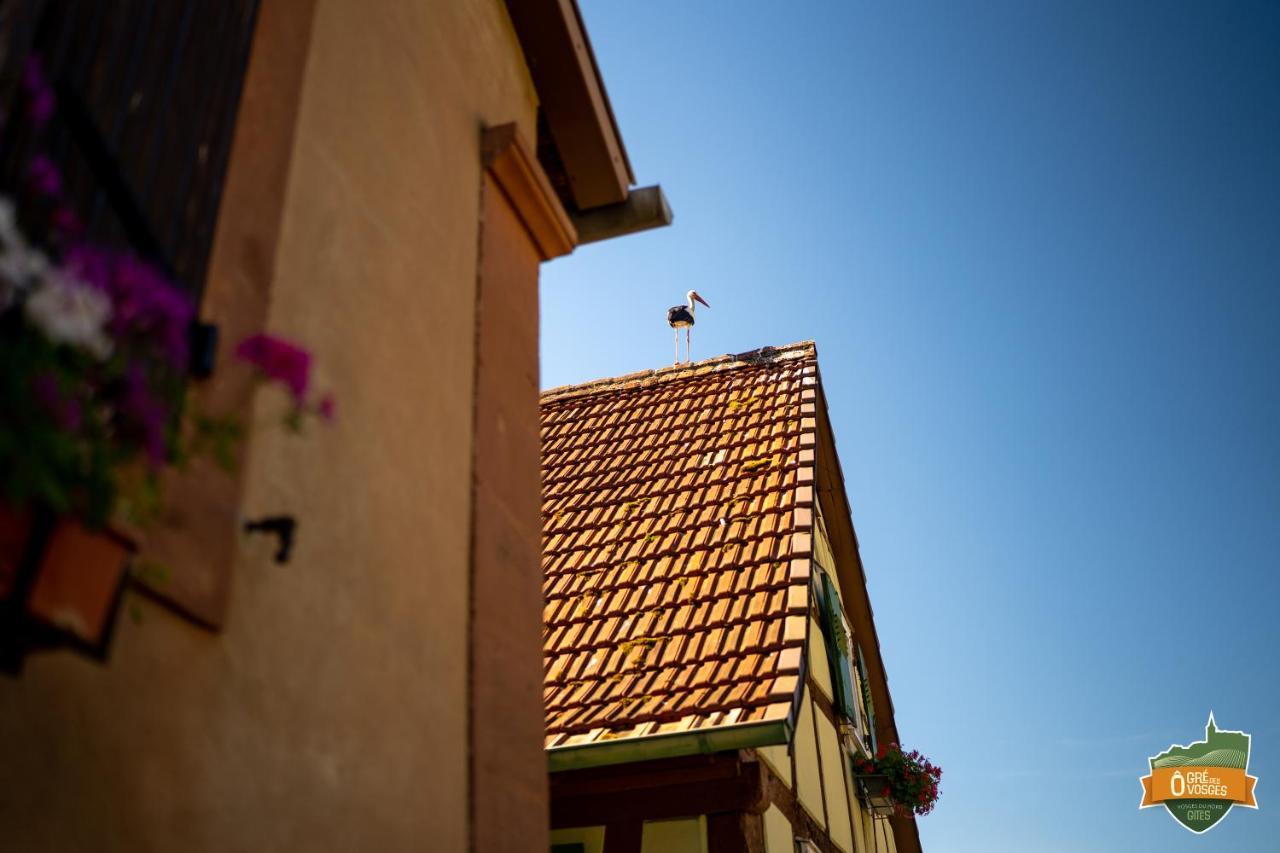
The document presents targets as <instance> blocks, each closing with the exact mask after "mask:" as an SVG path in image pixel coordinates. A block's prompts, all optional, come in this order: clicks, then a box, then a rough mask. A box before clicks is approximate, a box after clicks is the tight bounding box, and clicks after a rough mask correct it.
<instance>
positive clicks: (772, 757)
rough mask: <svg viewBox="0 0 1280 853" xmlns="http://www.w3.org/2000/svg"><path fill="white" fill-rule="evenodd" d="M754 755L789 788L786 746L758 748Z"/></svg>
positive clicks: (789, 758) (789, 765)
mask: <svg viewBox="0 0 1280 853" xmlns="http://www.w3.org/2000/svg"><path fill="white" fill-rule="evenodd" d="M756 754H757V755H759V756H760V758H761V759H762V760H763V761H764V762H765V764H768V765H769V767H771V768H772V769H773V772H774V773H776V774H777V776H778V778H779V779H781V780H782V781H783V782H785V783H786V784H787V787H791V756H790V755H788V754H787V747H786V746H759V747H756Z"/></svg>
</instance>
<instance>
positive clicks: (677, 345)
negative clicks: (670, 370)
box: [671, 326, 680, 364]
mask: <svg viewBox="0 0 1280 853" xmlns="http://www.w3.org/2000/svg"><path fill="white" fill-rule="evenodd" d="M671 331H673V332H675V333H676V360H675V361H673V362H671V363H672V364H679V363H680V328H679V327H678V326H672V327H671Z"/></svg>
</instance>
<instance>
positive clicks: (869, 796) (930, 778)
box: [851, 743, 942, 817]
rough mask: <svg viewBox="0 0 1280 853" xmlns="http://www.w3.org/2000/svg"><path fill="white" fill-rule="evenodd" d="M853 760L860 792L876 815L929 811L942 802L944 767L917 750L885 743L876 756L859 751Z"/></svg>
mask: <svg viewBox="0 0 1280 853" xmlns="http://www.w3.org/2000/svg"><path fill="white" fill-rule="evenodd" d="M851 761H852V764H853V774H854V778H855V779H856V780H857V783H858V793H859V796H860V797H861V798H862V802H863V803H864V804H865V805H866V807H867V810H868V811H870V812H871V813H872V814H874V815H880V816H885V817H889V816H893V815H898V816H901V817H914V816H916V815H927V814H928V813H929V812H931V811H933V807H934V805H935V804H936V803H937V802H938V783H939V781H940V780H941V779H942V768H941V767H938V766H936V765H935V764H933V763H932V762H931V761H929V759H927V758H925V757H924V756H923V755H921V754H920V753H919V752H918V751H916V750H912V751H911V752H903V751H902V748H901V747H899V746H898V745H897V744H896V743H895V744H889V745H887V746H886V745H881V747H880V748H879V749H878V750H877V751H876V755H875V757H874V758H868V757H865V756H860V755H859V756H854V757H853V758H852V759H851Z"/></svg>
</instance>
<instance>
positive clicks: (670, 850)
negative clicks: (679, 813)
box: [640, 815, 707, 853]
mask: <svg viewBox="0 0 1280 853" xmlns="http://www.w3.org/2000/svg"><path fill="white" fill-rule="evenodd" d="M640 853H707V818H706V816H705V815H699V816H698V817H693V818H682V819H680V820H647V821H645V823H644V834H643V836H642V838H641V841H640Z"/></svg>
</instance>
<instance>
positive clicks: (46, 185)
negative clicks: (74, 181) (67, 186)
mask: <svg viewBox="0 0 1280 853" xmlns="http://www.w3.org/2000/svg"><path fill="white" fill-rule="evenodd" d="M27 180H29V181H30V182H31V187H32V189H34V190H35V191H36V192H38V193H39V194H40V195H43V196H46V197H47V198H57V197H59V196H61V195H62V170H61V169H59V168H58V166H57V164H56V163H54V162H53V160H52V159H50V157H49V156H48V155H46V154H37V155H36V156H34V157H32V158H31V164H30V165H29V166H27Z"/></svg>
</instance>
